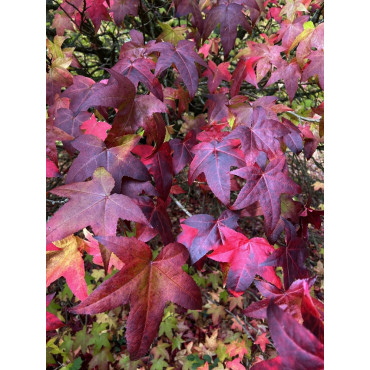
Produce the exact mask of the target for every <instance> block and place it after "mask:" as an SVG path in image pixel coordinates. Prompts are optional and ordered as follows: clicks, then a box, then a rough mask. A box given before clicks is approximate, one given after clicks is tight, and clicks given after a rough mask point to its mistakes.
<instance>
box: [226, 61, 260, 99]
mask: <svg viewBox="0 0 370 370" xmlns="http://www.w3.org/2000/svg"><path fill="white" fill-rule="evenodd" d="M260 58H261V57H259V56H258V57H250V58H246V57H242V58H241V59H240V60H239V62H238V64H237V65H236V68H235V70H234V72H233V75H232V79H231V80H232V85H231V89H230V95H231V96H235V95H236V94H238V93H239V90H240V87H241V85H242V82H243V81H247V82H249V83H250V84H252V85H253V86H254V87H256V88H257V89H258V85H257V77H256V72H255V71H254V66H255V65H256V62H257V61H258V60H259V59H260Z"/></svg>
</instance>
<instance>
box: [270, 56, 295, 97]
mask: <svg viewBox="0 0 370 370" xmlns="http://www.w3.org/2000/svg"><path fill="white" fill-rule="evenodd" d="M301 73H302V72H301V67H300V66H299V64H298V63H297V61H296V60H292V61H291V62H290V63H288V62H286V61H285V60H281V63H280V65H279V66H278V68H277V69H276V70H275V71H274V72H272V74H271V77H270V79H269V80H268V81H267V84H266V85H265V87H267V86H270V85H271V84H273V83H275V82H276V81H279V80H284V83H285V89H286V92H287V93H288V96H289V99H290V101H292V100H293V99H294V95H295V93H296V91H297V89H298V80H299V79H300V78H301Z"/></svg>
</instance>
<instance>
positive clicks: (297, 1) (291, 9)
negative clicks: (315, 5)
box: [280, 0, 311, 22]
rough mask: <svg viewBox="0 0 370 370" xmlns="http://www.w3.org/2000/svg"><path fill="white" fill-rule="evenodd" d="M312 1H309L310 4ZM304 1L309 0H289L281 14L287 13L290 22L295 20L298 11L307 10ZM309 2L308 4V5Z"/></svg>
mask: <svg viewBox="0 0 370 370" xmlns="http://www.w3.org/2000/svg"><path fill="white" fill-rule="evenodd" d="M310 2H311V1H310V0H309V1H308V4H309V3H310ZM303 3H307V0H287V1H286V4H285V5H284V6H283V8H282V9H281V12H280V16H283V15H284V14H285V15H286V17H287V19H288V20H289V21H290V22H293V21H294V19H295V18H296V16H297V12H307V8H306V6H305V5H304V4H303ZM308 4H307V6H308Z"/></svg>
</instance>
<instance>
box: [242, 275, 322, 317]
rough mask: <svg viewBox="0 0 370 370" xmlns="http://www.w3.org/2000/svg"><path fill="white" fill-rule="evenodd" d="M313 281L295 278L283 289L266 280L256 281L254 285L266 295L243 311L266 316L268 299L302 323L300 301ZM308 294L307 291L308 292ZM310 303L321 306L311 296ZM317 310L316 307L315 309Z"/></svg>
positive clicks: (255, 315) (312, 279)
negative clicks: (287, 287)
mask: <svg viewBox="0 0 370 370" xmlns="http://www.w3.org/2000/svg"><path fill="white" fill-rule="evenodd" d="M314 283H315V278H311V279H301V280H296V281H294V283H293V284H292V285H291V286H290V287H289V289H287V290H284V289H281V286H280V287H277V286H275V285H273V284H270V283H268V282H267V281H256V282H255V285H256V287H257V288H258V290H259V292H260V293H261V294H262V295H263V296H264V297H266V298H265V299H262V300H261V301H257V302H253V303H252V304H250V305H249V306H248V307H247V308H246V309H245V310H244V311H243V312H244V314H245V315H247V316H250V317H254V318H257V319H266V318H267V306H268V305H269V302H270V300H273V301H274V303H275V304H276V305H278V306H279V307H280V308H281V309H282V310H284V311H286V312H288V313H289V314H290V315H292V316H293V317H294V318H295V319H296V320H297V321H298V322H299V323H301V324H302V323H303V320H304V319H303V315H302V310H301V306H302V302H303V300H304V297H305V294H306V289H307V288H308V289H310V288H311V287H312V286H313V284H314ZM308 294H309V292H308ZM312 304H313V305H314V306H315V307H316V306H317V307H319V308H320V307H321V302H320V301H318V300H317V299H315V298H313V300H312ZM316 311H317V309H316Z"/></svg>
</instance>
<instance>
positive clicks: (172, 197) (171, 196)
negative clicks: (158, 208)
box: [170, 194, 193, 217]
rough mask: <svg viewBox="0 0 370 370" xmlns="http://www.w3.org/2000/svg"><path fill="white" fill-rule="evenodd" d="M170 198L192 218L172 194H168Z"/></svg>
mask: <svg viewBox="0 0 370 370" xmlns="http://www.w3.org/2000/svg"><path fill="white" fill-rule="evenodd" d="M170 198H171V199H172V200H173V201H174V202H175V203H176V204H177V206H178V207H179V208H180V209H181V210H182V211H183V212H185V213H186V214H187V215H188V216H189V217H191V216H193V215H192V214H191V213H190V212H189V211H188V210H187V209H186V208H185V207H184V206H183V205H182V204H181V203H180V202H179V201H178V200H177V199H176V198H175V197H174V196H173V195H172V194H170Z"/></svg>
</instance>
